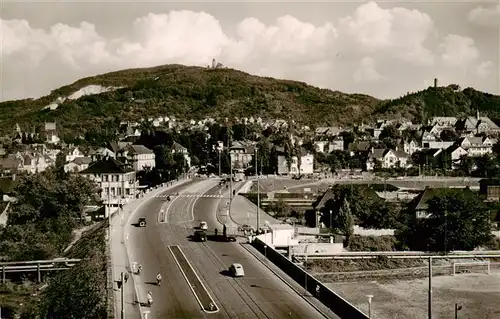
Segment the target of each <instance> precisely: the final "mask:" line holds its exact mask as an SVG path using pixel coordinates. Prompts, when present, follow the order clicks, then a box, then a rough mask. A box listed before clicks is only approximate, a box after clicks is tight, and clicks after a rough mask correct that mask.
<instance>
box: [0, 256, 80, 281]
mask: <svg viewBox="0 0 500 319" xmlns="http://www.w3.org/2000/svg"><path fill="white" fill-rule="evenodd" d="M79 261H80V259H53V260H30V261H8V262H0V268H1V272H2V283H4V282H5V281H6V274H7V273H19V272H36V273H37V280H38V282H41V281H42V272H43V271H54V270H65V269H69V268H70V267H73V266H74V265H76V264H77V263H78V262H79Z"/></svg>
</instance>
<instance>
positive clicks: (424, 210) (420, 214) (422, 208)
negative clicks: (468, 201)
mask: <svg viewBox="0 0 500 319" xmlns="http://www.w3.org/2000/svg"><path fill="white" fill-rule="evenodd" d="M446 189H447V188H431V187H426V188H425V190H423V191H422V192H421V193H420V194H419V195H417V196H416V197H415V198H414V199H413V200H412V202H411V205H413V211H414V213H415V218H417V219H423V218H431V217H432V214H430V213H429V212H428V209H429V201H430V200H431V199H432V198H434V197H436V196H437V195H438V194H439V192H441V191H443V190H446ZM461 190H462V191H463V192H466V193H467V195H468V196H476V195H475V194H474V193H473V192H472V191H471V190H470V188H469V187H465V188H462V189H461Z"/></svg>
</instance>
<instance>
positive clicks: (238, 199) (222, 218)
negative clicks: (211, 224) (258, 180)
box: [217, 181, 281, 233]
mask: <svg viewBox="0 0 500 319" xmlns="http://www.w3.org/2000/svg"><path fill="white" fill-rule="evenodd" d="M245 183H246V181H243V182H239V183H237V184H235V185H234V189H235V190H236V196H234V197H233V201H232V202H231V210H230V212H229V215H228V207H227V205H226V202H227V201H228V200H227V199H225V198H223V199H221V200H220V202H219V206H218V208H217V220H218V221H219V222H220V223H222V224H226V226H227V227H228V231H230V232H231V233H236V232H237V231H238V226H239V225H245V224H249V225H252V226H253V227H254V228H255V227H256V226H257V205H255V204H254V203H252V202H251V201H249V200H248V199H247V198H246V197H244V196H242V195H238V191H239V190H240V188H242V187H243V186H244V185H245ZM222 194H223V195H224V197H229V191H224V192H223V193H222ZM259 217H260V220H259V221H260V224H259V226H260V227H262V226H264V225H265V221H268V222H269V223H271V224H280V223H281V222H280V221H278V220H276V219H274V218H273V217H271V216H269V215H268V214H267V213H266V212H264V210H262V208H261V209H259Z"/></svg>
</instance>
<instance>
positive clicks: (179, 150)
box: [171, 142, 191, 168]
mask: <svg viewBox="0 0 500 319" xmlns="http://www.w3.org/2000/svg"><path fill="white" fill-rule="evenodd" d="M171 150H172V153H173V154H182V155H183V156H184V159H185V160H186V165H187V167H188V168H189V167H191V157H190V156H189V152H188V149H187V148H185V147H184V146H182V145H181V144H179V143H177V142H174V143H173V144H172V147H171Z"/></svg>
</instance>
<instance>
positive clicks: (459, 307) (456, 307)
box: [455, 302, 462, 319]
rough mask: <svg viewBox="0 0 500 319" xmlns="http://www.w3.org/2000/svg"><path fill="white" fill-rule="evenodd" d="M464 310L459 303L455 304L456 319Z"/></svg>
mask: <svg viewBox="0 0 500 319" xmlns="http://www.w3.org/2000/svg"><path fill="white" fill-rule="evenodd" d="M460 310H462V306H459V305H458V303H456V302H455V319H458V312H459V311H460Z"/></svg>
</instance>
